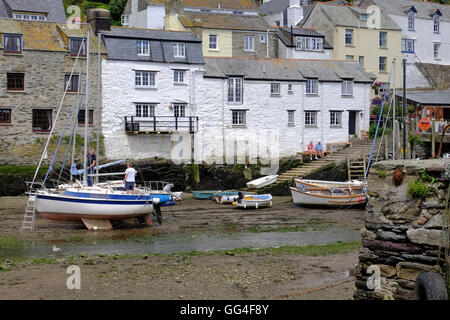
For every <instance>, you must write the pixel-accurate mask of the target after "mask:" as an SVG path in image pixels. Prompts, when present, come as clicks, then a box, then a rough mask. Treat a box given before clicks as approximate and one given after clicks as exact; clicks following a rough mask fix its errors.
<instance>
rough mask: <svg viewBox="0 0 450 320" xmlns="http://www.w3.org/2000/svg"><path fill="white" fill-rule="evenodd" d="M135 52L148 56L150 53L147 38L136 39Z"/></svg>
mask: <svg viewBox="0 0 450 320" xmlns="http://www.w3.org/2000/svg"><path fill="white" fill-rule="evenodd" d="M136 46H137V54H138V56H149V55H150V50H149V48H150V44H149V42H148V40H137V41H136Z"/></svg>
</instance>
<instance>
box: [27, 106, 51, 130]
mask: <svg viewBox="0 0 450 320" xmlns="http://www.w3.org/2000/svg"><path fill="white" fill-rule="evenodd" d="M36 111H47V115H48V112H50V115H51V117H50V127H49V128H48V129H35V128H37V126H36V125H35V114H34V113H35V112H36ZM31 112H32V121H31V128H32V130H33V132H50V131H51V130H52V127H53V109H33V110H32V111H31Z"/></svg>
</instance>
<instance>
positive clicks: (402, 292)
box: [394, 288, 414, 300]
mask: <svg viewBox="0 0 450 320" xmlns="http://www.w3.org/2000/svg"><path fill="white" fill-rule="evenodd" d="M394 299H395V300H413V299H414V290H407V289H403V288H398V289H397V290H396V291H395V293H394Z"/></svg>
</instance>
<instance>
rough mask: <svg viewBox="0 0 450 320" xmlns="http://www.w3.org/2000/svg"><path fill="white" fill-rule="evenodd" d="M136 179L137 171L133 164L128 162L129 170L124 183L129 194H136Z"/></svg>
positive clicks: (126, 172)
mask: <svg viewBox="0 0 450 320" xmlns="http://www.w3.org/2000/svg"><path fill="white" fill-rule="evenodd" d="M135 178H136V170H134V168H133V166H132V164H131V162H127V170H125V177H124V178H123V182H124V183H125V190H126V191H127V193H129V192H128V191H131V193H132V194H134V183H135Z"/></svg>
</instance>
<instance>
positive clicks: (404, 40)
mask: <svg viewBox="0 0 450 320" xmlns="http://www.w3.org/2000/svg"><path fill="white" fill-rule="evenodd" d="M410 42H412V51H410V50H408V45H407V44H408V43H410ZM414 47H415V39H407V38H402V53H414V52H415V48H414Z"/></svg>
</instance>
